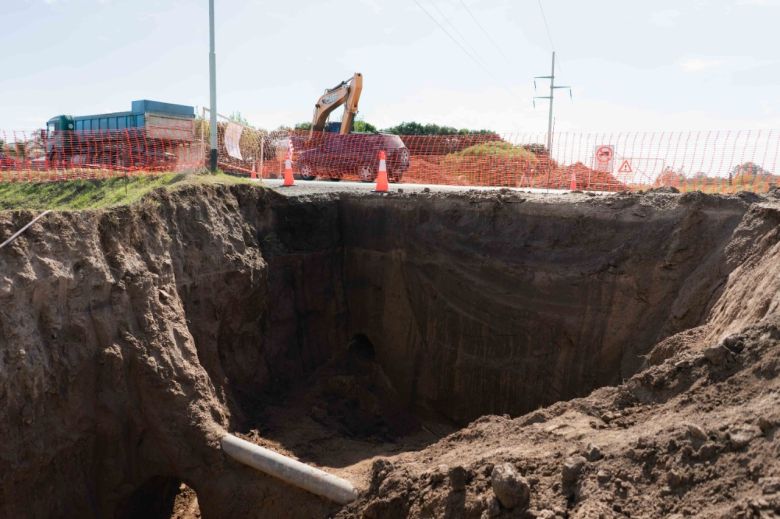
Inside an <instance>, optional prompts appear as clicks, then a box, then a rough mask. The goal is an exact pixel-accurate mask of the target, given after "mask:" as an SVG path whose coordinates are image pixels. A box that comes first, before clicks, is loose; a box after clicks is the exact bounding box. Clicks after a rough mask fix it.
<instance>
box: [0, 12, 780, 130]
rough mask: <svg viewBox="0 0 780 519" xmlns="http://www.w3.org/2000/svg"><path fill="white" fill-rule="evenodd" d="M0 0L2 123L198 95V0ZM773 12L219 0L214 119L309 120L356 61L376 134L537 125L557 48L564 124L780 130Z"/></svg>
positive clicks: (202, 38) (543, 121) (27, 124)
mask: <svg viewBox="0 0 780 519" xmlns="http://www.w3.org/2000/svg"><path fill="white" fill-rule="evenodd" d="M0 2H2V4H4V5H3V6H2V14H1V15H0V19H2V22H3V23H2V27H3V30H2V31H0V48H2V49H3V51H2V54H1V55H0V94H1V95H0V129H2V130H6V131H10V130H28V129H34V128H39V127H43V125H44V124H45V121H46V120H47V119H49V118H50V117H52V116H54V115H58V114H71V115H86V114H93V113H102V112H114V111H122V110H129V108H130V102H131V101H132V100H133V99H144V98H145V99H155V100H162V101H169V102H176V103H182V104H191V105H197V106H203V105H207V104H208V99H209V97H208V96H209V93H208V2H207V0H197V1H195V0H165V1H152V0H0ZM540 4H541V8H540ZM543 13H544V16H543ZM432 18H433V19H432ZM545 19H546V21H547V25H545ZM434 20H435V21H434ZM777 20H780V0H685V1H679V0H678V1H670V0H653V1H637V0H634V1H630V2H629V1H625V0H622V1H620V0H589V1H587V2H583V1H576V0H541V1H540V0H328V1H327V2H326V1H321V0H297V1H295V2H269V1H261V0H244V1H239V0H216V30H217V74H218V79H217V91H218V111H219V112H220V113H223V114H230V113H233V112H240V113H241V114H242V116H243V117H244V118H246V119H247V120H249V121H250V122H251V123H252V124H253V125H255V126H258V127H262V128H269V129H270V128H276V127H278V126H280V125H293V124H295V123H298V122H302V121H309V120H310V119H311V115H312V109H313V107H314V103H315V101H316V100H317V98H318V97H319V96H320V95H321V94H322V93H323V91H324V89H325V88H327V87H331V86H334V85H336V84H337V83H338V82H340V81H341V80H343V79H346V78H348V77H351V76H352V74H353V73H354V72H356V71H359V72H362V73H363V75H364V89H363V96H362V98H361V102H360V114H359V118H361V119H363V120H366V121H368V122H370V123H372V124H374V125H375V126H377V127H380V128H383V127H388V126H392V125H395V124H398V123H400V122H402V121H412V120H413V121H418V122H423V123H437V124H445V125H451V126H456V127H467V128H473V129H481V128H487V129H491V130H495V131H499V132H523V133H535V132H544V131H545V130H546V125H547V104H546V101H545V100H540V101H537V105H536V108H534V106H533V104H532V98H533V96H534V95H547V94H548V91H547V90H546V89H547V83H546V82H545V80H538V81H537V87H538V89H537V90H536V92H535V90H534V84H533V77H534V76H538V75H549V72H550V58H551V51H552V49H553V48H555V50H556V52H557V54H558V57H559V61H558V63H559V66H558V67H557V70H556V74H557V75H558V78H557V79H556V81H557V82H558V83H559V84H562V85H571V87H572V94H573V95H572V98H571V99H570V98H569V95H568V92H567V91H565V90H559V91H558V93H557V97H556V101H555V108H556V110H555V126H556V129H557V130H570V131H590V132H598V131H626V130H649V131H670V130H683V129H694V130H704V129H762V128H780V95H778V91H779V90H778V86H780V55H779V54H780V45H778V36H777V29H776V25H777ZM547 28H549V31H548V30H547ZM445 30H446V32H445ZM339 115H340V114H339Z"/></svg>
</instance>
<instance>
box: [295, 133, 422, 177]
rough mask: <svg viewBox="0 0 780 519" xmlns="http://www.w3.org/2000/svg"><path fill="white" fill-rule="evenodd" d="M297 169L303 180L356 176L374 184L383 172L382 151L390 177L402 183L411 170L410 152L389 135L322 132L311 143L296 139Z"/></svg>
mask: <svg viewBox="0 0 780 519" xmlns="http://www.w3.org/2000/svg"><path fill="white" fill-rule="evenodd" d="M293 145H294V146H295V164H294V166H293V169H294V170H295V171H296V172H297V173H298V174H299V175H300V177H301V178H302V179H303V180H314V179H315V178H316V177H326V178H330V179H332V180H341V179H342V178H344V177H346V176H351V175H356V176H357V177H358V179H360V180H361V181H362V182H373V181H374V180H376V176H377V173H378V170H379V152H380V151H384V152H385V154H386V156H387V177H388V180H389V181H390V182H400V181H401V178H402V177H403V174H404V172H405V171H406V170H407V169H409V157H410V155H409V150H408V149H407V148H406V146H405V145H404V143H403V141H402V140H401V138H400V137H399V136H398V135H391V134H387V133H350V134H346V135H340V134H334V133H322V134H318V135H315V136H314V137H313V138H312V139H311V140H307V139H305V138H303V137H301V138H293Z"/></svg>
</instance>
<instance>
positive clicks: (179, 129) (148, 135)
mask: <svg viewBox="0 0 780 519" xmlns="http://www.w3.org/2000/svg"><path fill="white" fill-rule="evenodd" d="M42 138H43V140H44V142H45V149H46V160H47V162H48V163H49V164H50V165H51V166H53V167H66V168H67V167H73V166H79V167H99V168H108V169H164V168H170V167H171V166H173V165H175V163H176V162H177V160H178V155H179V152H180V151H181V150H184V149H185V148H187V147H188V146H190V145H191V144H192V143H193V142H194V141H195V108H194V107H192V106H187V105H180V104H174V103H163V102H160V101H152V100H148V99H140V100H137V101H133V102H132V103H131V107H130V111H127V112H113V113H104V114H95V115H80V116H71V115H58V116H56V117H52V118H51V119H49V121H48V122H47V123H46V129H45V130H44V131H43V135H42Z"/></svg>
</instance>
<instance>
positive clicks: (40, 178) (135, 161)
mask: <svg viewBox="0 0 780 519" xmlns="http://www.w3.org/2000/svg"><path fill="white" fill-rule="evenodd" d="M204 153H205V152H204V151H203V149H202V147H201V145H200V143H198V142H197V141H196V139H195V134H194V132H192V131H186V130H181V129H172V128H156V127H146V128H132V129H123V130H98V131H57V132H53V133H51V134H50V133H47V132H46V131H45V130H38V131H35V132H4V131H0V182H45V181H59V180H70V179H88V178H91V179H97V178H111V177H115V176H125V175H147V174H158V173H164V172H172V171H188V170H193V169H197V168H199V167H202V165H203V160H204Z"/></svg>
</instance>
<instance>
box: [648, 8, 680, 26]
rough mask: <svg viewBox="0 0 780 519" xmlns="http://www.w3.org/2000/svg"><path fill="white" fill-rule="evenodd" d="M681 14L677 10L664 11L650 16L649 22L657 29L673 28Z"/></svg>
mask: <svg viewBox="0 0 780 519" xmlns="http://www.w3.org/2000/svg"><path fill="white" fill-rule="evenodd" d="M681 14H682V13H681V12H680V11H678V10H677V9H664V10H663V11H656V12H654V13H653V14H651V15H650V22H651V23H653V24H654V25H657V26H659V27H674V26H675V25H677V19H678V18H679V17H680V15H681Z"/></svg>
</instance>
